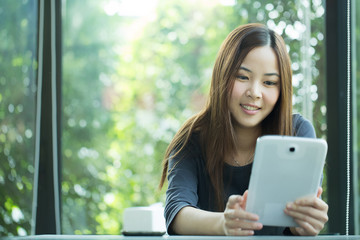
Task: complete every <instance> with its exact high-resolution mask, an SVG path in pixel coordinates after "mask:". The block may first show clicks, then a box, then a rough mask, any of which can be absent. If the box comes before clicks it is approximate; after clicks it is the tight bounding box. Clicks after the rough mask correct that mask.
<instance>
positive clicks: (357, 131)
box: [351, 1, 360, 235]
mask: <svg viewBox="0 0 360 240" xmlns="http://www.w3.org/2000/svg"><path fill="white" fill-rule="evenodd" d="M351 4H353V7H354V9H355V11H353V12H352V13H355V14H354V15H353V18H352V20H353V21H354V23H353V25H352V30H351V33H352V38H353V39H352V43H351V44H352V45H351V46H352V50H351V52H352V62H353V65H352V78H353V80H352V84H353V87H352V91H353V92H352V94H353V101H354V105H353V108H352V111H353V119H352V121H353V133H354V136H352V140H353V161H354V162H353V166H352V167H353V169H352V170H353V172H354V175H353V176H355V178H356V180H357V181H356V180H355V181H353V187H354V189H353V193H354V200H355V201H354V202H355V204H354V218H355V219H354V226H355V234H357V235H358V234H360V200H359V199H360V195H359V194H360V184H359V182H360V174H359V173H360V169H359V167H360V162H359V159H360V151H359V149H360V145H359V144H360V141H359V138H360V128H359V126H360V122H359V121H360V48H359V47H358V46H360V45H359V44H360V4H359V3H358V1H352V2H351Z"/></svg>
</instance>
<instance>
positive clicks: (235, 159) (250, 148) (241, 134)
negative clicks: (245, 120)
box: [227, 127, 261, 166]
mask: <svg viewBox="0 0 360 240" xmlns="http://www.w3.org/2000/svg"><path fill="white" fill-rule="evenodd" d="M234 130H235V132H236V136H237V143H236V149H235V152H234V153H233V154H231V155H229V156H228V160H227V161H228V162H229V163H230V164H232V165H234V166H243V165H247V164H249V163H250V162H251V161H252V160H253V157H254V153H255V145H256V140H257V138H258V137H259V136H260V133H261V128H260V127H256V128H235V129H234Z"/></svg>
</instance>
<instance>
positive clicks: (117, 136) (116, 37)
mask: <svg viewBox="0 0 360 240" xmlns="http://www.w3.org/2000/svg"><path fill="white" fill-rule="evenodd" d="M126 2H127V1H111V0H101V1H83V0H71V1H69V0H67V1H66V0H63V1H62V12H63V23H62V28H63V29H62V30H63V39H62V40H63V61H62V64H63V79H62V81H63V85H62V92H63V102H62V105H63V109H62V114H63V116H62V131H63V132H62V167H63V171H62V232H63V233H64V234H74V233H75V234H120V233H121V229H122V213H123V210H124V209H125V208H126V207H130V206H144V205H150V204H153V203H156V202H164V192H165V191H164V190H162V191H158V189H157V186H158V183H159V179H160V171H161V161H162V157H163V154H164V151H165V149H166V147H167V145H168V143H169V142H170V140H171V139H172V137H173V135H174V134H175V132H176V131H177V130H178V128H179V127H180V126H181V124H182V123H183V122H184V121H185V120H186V119H187V118H188V117H190V116H191V115H192V114H194V113H196V112H197V111H199V109H201V108H202V106H203V105H204V104H205V102H206V96H207V92H208V89H209V84H210V78H211V72H212V66H213V63H214V60H215V57H216V54H217V51H218V49H219V47H220V45H221V43H222V41H223V40H224V38H225V37H226V36H227V34H228V33H229V32H230V31H231V30H232V29H234V28H235V27H237V26H238V25H240V24H244V23H247V22H261V23H264V24H267V25H268V26H269V27H272V28H276V30H277V31H279V32H280V33H281V34H282V36H283V37H284V39H285V41H286V43H287V44H288V46H289V52H290V56H291V59H292V62H293V69H294V77H295V78H296V86H294V87H295V89H294V93H295V96H294V109H295V111H298V112H301V111H302V109H301V108H302V102H303V100H304V97H303V96H304V89H303V86H302V77H301V74H302V68H301V63H300V61H301V49H302V47H301V42H300V37H301V36H300V35H296V31H297V30H298V29H296V28H299V27H300V28H301V27H303V24H302V23H303V22H304V19H303V17H302V16H301V14H300V13H299V6H300V3H299V2H300V1H270V0H266V1H250V0H244V1H233V2H232V1H201V0H199V1H193V0H184V1H177V0H158V1H157V5H156V6H155V7H154V8H151V7H149V8H148V11H147V14H146V15H141V14H139V15H137V16H136V14H133V15H131V14H129V15H124V14H123V13H122V14H120V15H119V14H118V12H117V10H119V9H122V8H121V7H120V8H119V7H117V6H118V5H121V4H125V3H126ZM128 2H137V1H128ZM150 2H151V1H150ZM322 4H323V3H322V2H321V1H312V4H311V5H310V6H309V8H310V15H309V18H310V20H311V39H312V41H311V43H312V46H311V48H313V52H314V54H313V55H312V57H311V64H312V71H311V73H312V79H313V81H312V84H313V87H312V89H313V90H312V91H313V93H314V94H313V104H314V105H313V106H314V111H313V117H314V119H315V120H314V125H315V127H316V131H317V134H318V136H319V137H324V136H325V130H326V122H325V113H326V107H325V96H324V92H325V86H324V84H325V77H324V74H325V71H324V66H325V60H324V44H323V36H324V15H323V7H322ZM3 5H4V2H1V3H0V10H1V9H4V8H5V7H4V6H3ZM18 5H21V4H20V3H19V2H17V1H14V2H12V1H7V2H6V4H5V6H6V7H8V6H13V9H14V11H12V14H13V15H14V14H16V15H17V16H22V17H23V16H26V14H25V13H24V12H20V11H19V10H16V11H15V9H16V7H17V6H18ZM22 6H23V8H24V6H26V4H23V5H22ZM121 6H122V7H124V6H125V5H121ZM139 8H140V7H139ZM321 9H322V10H321ZM119 11H120V10H119ZM2 15H4V11H2V12H1V11H0V16H2ZM6 19H7V20H6V22H5V23H6V24H8V25H9V28H8V29H12V27H10V26H12V24H14V22H13V21H11V19H10V17H9V18H6ZM1 24H4V22H2V23H1ZM1 24H0V25H1ZM34 26H35V25H34ZM3 31H4V30H3V28H1V29H0V51H1V54H0V58H1V57H2V56H3V52H4V51H5V50H6V49H7V50H6V51H9V52H10V53H12V54H13V52H14V51H15V50H14V49H16V48H18V47H19V46H22V45H21V44H20V43H19V45H18V44H16V45H13V46H12V47H11V48H9V47H8V46H4V43H3V39H7V38H8V35H4V33H3ZM9 31H10V30H9ZM12 31H14V32H15V30H12ZM32 31H34V33H33V34H35V33H36V30H35V29H33V30H32ZM6 34H9V33H6ZM28 38H29V37H28V36H24V37H23V38H21V39H28ZM24 41H25V40H24ZM22 44H24V43H22ZM33 44H34V43H33ZM27 54H28V55H26V54H25V53H24V52H21V53H19V54H18V55H14V56H12V55H11V59H12V60H11V61H9V62H8V63H7V64H11V63H14V62H16V61H17V59H19V58H21V59H22V60H21V61H22V62H21V64H20V65H19V66H23V65H26V64H27V66H29V67H32V66H36V64H34V63H33V62H32V60H31V59H32V56H33V55H31V54H30V55H29V53H27ZM25 56H27V58H25ZM3 63H4V61H2V65H0V68H1V70H2V71H1V72H4V73H5V74H4V76H6V79H16V81H15V82H17V84H18V85H16V87H15V86H14V88H13V87H12V83H13V81H5V80H3V78H2V77H1V75H0V84H1V86H2V87H1V88H0V103H1V105H0V124H1V125H0V128H1V129H0V131H1V132H0V142H1V141H3V139H4V138H5V137H6V139H7V134H6V133H4V129H6V128H9V127H10V126H11V127H12V128H13V129H15V130H16V131H19V129H21V128H19V126H18V125H16V124H15V122H12V121H11V119H12V118H11V116H13V115H14V114H10V113H9V110H8V108H9V106H10V104H11V103H12V104H13V105H14V106H17V105H16V104H14V103H13V102H15V101H18V100H17V99H19V98H20V99H21V98H24V96H27V95H26V94H25V93H24V91H15V90H14V89H19V86H22V85H21V84H23V81H22V78H23V76H22V75H19V71H15V70H14V72H11V71H12V70H11V68H10V67H9V66H7V65H4V64H3ZM25 63H26V64H25ZM20 68H21V67H19V69H20ZM22 87H23V86H22ZM301 89H303V90H301ZM13 93H17V94H18V95H19V96H18V97H16V94H13ZM5 94H6V95H5ZM32 94H33V95H30V97H31V100H32V102H33V103H34V92H32ZM20 95H21V96H20ZM5 99H6V101H5ZM30 102H31V101H28V103H30ZM24 109H25V108H24ZM23 112H24V113H25V111H23ZM26 114H27V118H30V119H31V121H32V122H30V123H31V124H32V125H30V126H29V127H28V128H29V129H31V131H33V121H34V115H33V114H34V106H32V108H27V110H26ZM18 119H23V120H24V119H25V118H24V117H23V116H19V117H18ZM24 121H25V120H24ZM4 136H5V137H4ZM29 141H30V142H31V143H30V144H29V146H28V147H27V149H29V150H30V151H28V150H26V149H24V148H23V147H22V148H21V149H22V150H21V151H17V154H19V158H14V159H15V162H16V168H15V169H16V171H21V174H19V175H21V176H27V178H30V180H18V182H20V183H21V184H23V185H24V186H29V190H28V191H27V194H28V196H29V197H28V199H29V198H30V199H31V194H32V193H31V190H32V179H31V178H32V174H33V173H32V172H31V171H29V169H32V165H31V164H32V162H33V156H34V154H33V152H32V151H33V148H34V145H33V144H34V134H32V136H30V137H29ZM3 142H7V144H8V146H9V147H8V148H11V149H16V146H17V143H15V142H10V143H9V142H8V141H3ZM4 153H5V150H4V149H3V147H2V145H0V154H1V155H0V156H1V162H3V160H2V159H3V156H5V155H4ZM29 154H30V156H28V157H26V156H27V155H29ZM20 156H21V157H20ZM5 163H6V164H5V166H4V165H2V166H1V167H0V173H1V174H0V177H1V176H3V177H2V178H0V180H2V179H3V181H0V193H6V194H5V195H3V194H0V196H1V198H3V197H4V196H5V198H4V199H5V200H6V201H9V202H10V203H7V205H6V204H3V201H1V209H5V208H6V206H10V205H11V204H12V205H14V206H18V208H19V209H21V211H22V212H23V213H24V223H23V225H22V228H23V229H24V230H25V231H26V233H27V234H30V224H29V220H30V219H31V206H29V203H30V202H31V201H29V200H28V201H27V202H22V201H21V200H20V196H22V194H23V193H22V192H21V191H20V190H19V189H15V190H11V191H10V188H9V187H8V186H10V185H11V184H12V185H14V186H15V185H16V181H15V180H13V179H10V178H9V177H8V175H9V173H10V172H11V169H10V168H11V167H10V166H11V165H10V162H6V161H5ZM4 181H5V182H6V183H7V184H8V183H9V184H10V185H5V184H3V182H4ZM26 181H27V182H29V184H26ZM5 205H6V206H5ZM12 205H11V206H12ZM6 211H8V212H6ZM9 211H10V210H1V212H0V215H1V216H5V215H6V214H7V215H9V214H10V212H9ZM9 216H10V215H9ZM11 226H12V225H10V224H8V223H6V222H0V232H1V229H4V231H3V234H4V235H10V234H14V235H19V233H18V230H17V229H16V228H15V227H14V228H13V227H11ZM1 227H2V228H1Z"/></svg>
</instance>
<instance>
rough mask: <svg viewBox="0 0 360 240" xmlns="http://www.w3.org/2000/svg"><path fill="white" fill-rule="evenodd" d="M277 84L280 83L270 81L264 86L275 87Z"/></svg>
mask: <svg viewBox="0 0 360 240" xmlns="http://www.w3.org/2000/svg"><path fill="white" fill-rule="evenodd" d="M277 83H278V82H277V81H270V80H268V81H265V82H264V84H265V85H267V86H275V85H277Z"/></svg>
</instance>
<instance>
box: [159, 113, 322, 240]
mask: <svg viewBox="0 0 360 240" xmlns="http://www.w3.org/2000/svg"><path fill="white" fill-rule="evenodd" d="M293 129H294V133H295V135H296V136H300V137H309V138H315V137H316V136H315V130H314V127H313V126H312V124H311V123H310V122H309V121H308V120H306V119H304V118H303V117H302V116H301V115H300V114H294V115H293ZM198 137H199V136H198V134H193V136H192V137H191V138H190V140H189V142H188V143H187V145H186V146H185V147H184V150H183V151H182V152H181V153H180V154H178V155H177V156H176V157H175V158H172V159H170V161H169V169H171V171H169V174H168V189H167V191H166V203H165V213H164V215H165V219H166V228H167V231H168V234H174V232H173V231H172V229H171V228H170V225H171V223H172V221H173V220H174V218H175V216H176V214H177V213H178V212H179V211H180V210H181V209H182V208H183V207H186V206H192V207H195V208H199V209H202V210H207V211H215V209H216V204H215V195H214V191H213V189H212V186H211V181H210V177H209V174H208V173H207V171H206V165H205V159H204V158H203V154H202V151H201V147H200V144H199V138H198ZM180 160H181V161H180ZM175 163H177V164H176V166H175V167H174V164H175ZM251 168H252V163H250V164H248V165H245V166H242V167H234V166H230V165H228V164H225V165H224V170H223V171H224V172H223V176H224V180H223V182H224V191H225V194H224V195H225V196H224V204H226V202H227V199H228V198H229V196H230V195H233V194H240V195H242V194H243V193H244V192H245V190H247V189H248V186H249V180H250V174H251ZM284 230H285V228H284V227H270V226H264V227H263V229H261V230H260V231H255V235H283V234H284V233H283V232H284Z"/></svg>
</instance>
